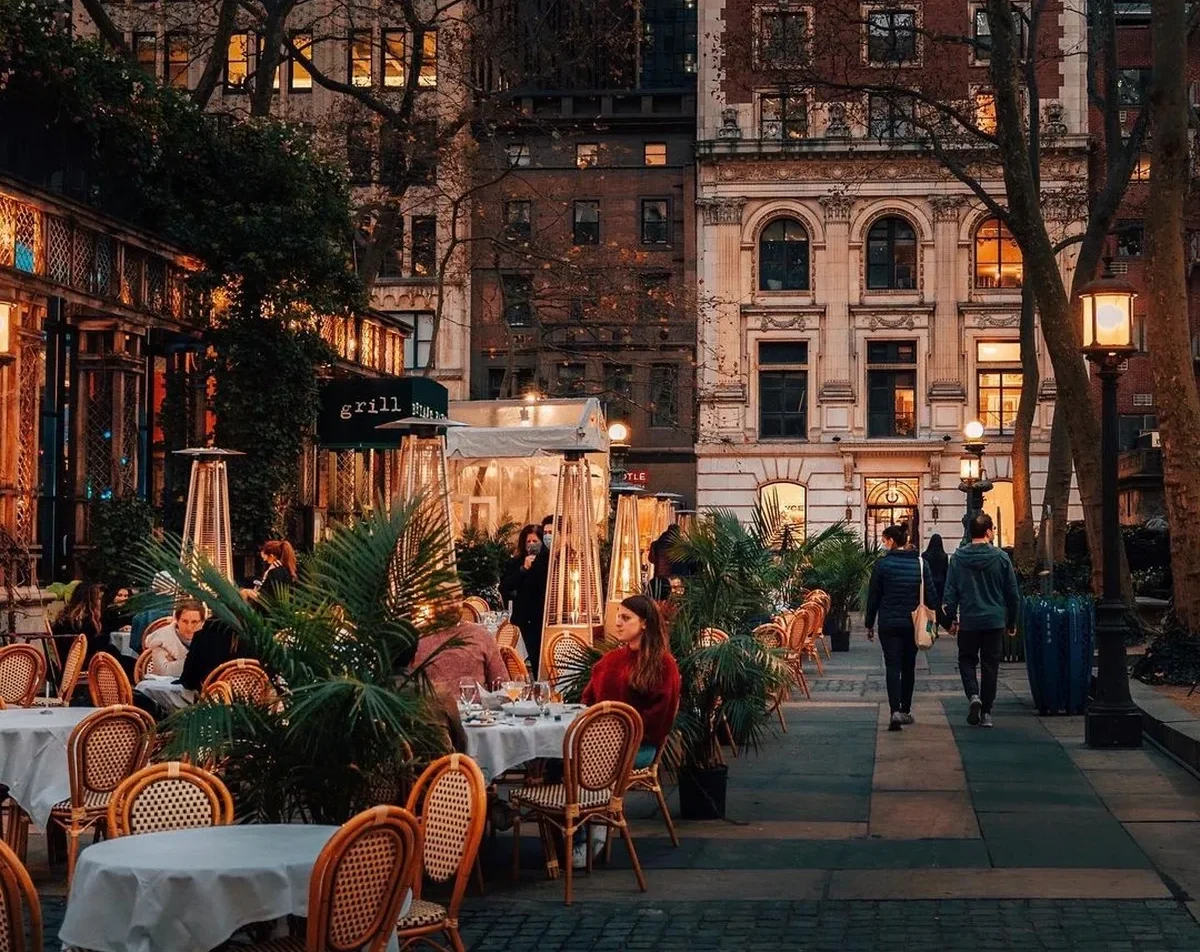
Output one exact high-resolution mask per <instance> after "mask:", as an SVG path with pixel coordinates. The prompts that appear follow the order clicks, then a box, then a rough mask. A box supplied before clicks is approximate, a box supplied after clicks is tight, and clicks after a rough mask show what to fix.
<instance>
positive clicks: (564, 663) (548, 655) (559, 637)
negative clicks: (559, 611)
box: [542, 629, 588, 682]
mask: <svg viewBox="0 0 1200 952" xmlns="http://www.w3.org/2000/svg"><path fill="white" fill-rule="evenodd" d="M587 649H588V646H587V645H585V644H584V643H583V642H582V641H581V640H580V638H579V636H578V635H576V634H575V633H574V632H573V631H570V630H568V629H560V630H559V631H556V632H554V634H552V635H551V636H550V637H549V638H547V639H546V642H545V644H543V645H542V669H543V670H544V671H545V676H546V680H548V681H550V682H556V681H559V680H560V679H561V678H562V677H563V676H564V675H565V674H566V673H567V672H568V671H570V670H572V669H573V668H576V667H579V666H581V665H582V664H584V663H585V661H586V658H587Z"/></svg>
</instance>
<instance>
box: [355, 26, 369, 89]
mask: <svg viewBox="0 0 1200 952" xmlns="http://www.w3.org/2000/svg"><path fill="white" fill-rule="evenodd" d="M371 60H372V48H371V31H370V30H355V31H354V32H353V33H351V34H350V85H351V86H362V87H368V86H370V85H371V83H372V82H373V81H374V77H373V76H372V75H371V72H372V70H371Z"/></svg>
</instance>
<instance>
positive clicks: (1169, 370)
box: [1146, 0, 1200, 633]
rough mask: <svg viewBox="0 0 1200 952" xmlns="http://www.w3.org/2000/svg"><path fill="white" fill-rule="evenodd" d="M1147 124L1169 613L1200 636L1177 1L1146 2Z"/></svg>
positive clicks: (1183, 49)
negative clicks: (1150, 59) (1150, 75)
mask: <svg viewBox="0 0 1200 952" xmlns="http://www.w3.org/2000/svg"><path fill="white" fill-rule="evenodd" d="M1151 17H1152V29H1153V49H1154V85H1153V88H1152V90H1151V94H1150V115H1151V121H1152V122H1153V126H1154V135H1153V142H1152V146H1151V148H1152V152H1151V163H1150V201H1149V202H1147V205H1146V209H1147V210H1146V239H1147V258H1146V284H1147V288H1148V297H1149V302H1148V303H1149V307H1148V309H1147V318H1148V320H1147V332H1148V341H1147V343H1148V345H1149V351H1150V353H1151V354H1152V355H1153V358H1154V359H1153V360H1152V361H1151V366H1152V367H1153V368H1154V390H1155V394H1156V397H1157V409H1158V429H1159V433H1160V435H1161V438H1162V457H1163V484H1164V490H1165V496H1166V505H1167V518H1168V520H1169V522H1170V525H1171V572H1172V576H1173V578H1174V584H1175V614H1176V616H1177V617H1178V619H1179V621H1180V623H1181V624H1183V625H1184V626H1185V627H1186V628H1187V629H1188V630H1189V631H1191V632H1193V633H1200V522H1197V520H1196V513H1197V512H1200V479H1197V475H1196V474H1197V473H1200V441H1197V439H1196V434H1197V433H1200V395H1197V391H1196V378H1195V373H1194V370H1193V367H1192V352H1191V334H1190V328H1189V326H1188V294H1187V271H1186V263H1185V261H1184V245H1183V231H1184V221H1183V212H1184V203H1185V202H1186V201H1187V197H1188V178H1189V172H1190V169H1189V164H1190V162H1189V154H1188V153H1189V150H1188V101H1187V75H1188V70H1187V67H1188V60H1187V16H1186V12H1185V10H1184V2H1183V0H1156V2H1155V3H1154V4H1152V5H1151Z"/></svg>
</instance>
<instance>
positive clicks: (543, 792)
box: [509, 701, 646, 906]
mask: <svg viewBox="0 0 1200 952" xmlns="http://www.w3.org/2000/svg"><path fill="white" fill-rule="evenodd" d="M641 742H642V718H641V715H639V714H638V712H637V711H635V710H634V709H633V708H632V707H630V706H629V705H628V704H622V703H620V702H619V701H602V702H600V703H599V704H593V705H592V706H591V707H589V708H588V709H587V710H586V711H584V712H583V713H582V714H580V715H579V716H578V717H577V718H575V720H574V721H572V722H571V726H570V727H568V728H567V734H566V737H564V738H563V782H562V783H548V784H542V785H539V786H529V787H521V788H520V789H518V790H514V791H512V793H511V794H510V795H509V800H510V802H511V803H512V805H513V807H514V811H515V813H514V816H513V875H514V876H520V872H521V866H520V863H521V821H522V819H525V818H528V819H532V820H536V821H537V822H538V823H539V824H544V825H545V826H548V827H552V828H553V829H555V830H557V831H558V832H559V833H561V834H562V836H563V842H564V844H566V862H565V863H564V864H563V866H564V873H565V878H566V904H567V905H568V906H569V905H570V904H571V900H572V886H573V883H572V878H573V877H572V873H573V870H572V865H573V864H572V862H571V844H572V840H573V837H574V835H575V831H576V830H579V829H586V827H587V826H588V824H589V823H600V824H603V825H604V826H606V827H611V828H612V829H615V830H619V831H620V833H621V838H622V839H624V841H625V847H626V848H627V849H628V850H629V860H630V862H631V863H632V864H633V871H634V874H635V875H636V876H637V881H638V886H639V888H640V889H641V890H642V892H645V891H646V877H645V876H643V875H642V866H641V863H639V862H638V856H637V851H636V850H635V849H634V846H633V837H632V836H631V835H630V834H629V827H628V825H627V824H626V822H625V791H626V789H627V788H628V786H629V775H630V772H631V771H632V769H633V759H634V757H636V756H637V749H638V745H639V744H641ZM587 844H588V846H587V850H588V870H589V871H590V870H591V868H592V840H591V837H590V836H589V837H587Z"/></svg>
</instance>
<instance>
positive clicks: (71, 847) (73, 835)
mask: <svg viewBox="0 0 1200 952" xmlns="http://www.w3.org/2000/svg"><path fill="white" fill-rule="evenodd" d="M82 835H83V831H82V830H81V829H79V827H77V826H76V825H75V824H74V823H72V824H71V828H70V829H69V830H67V889H70V888H71V880H73V879H74V878H75V859H76V857H78V855H79V837H80V836H82Z"/></svg>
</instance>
